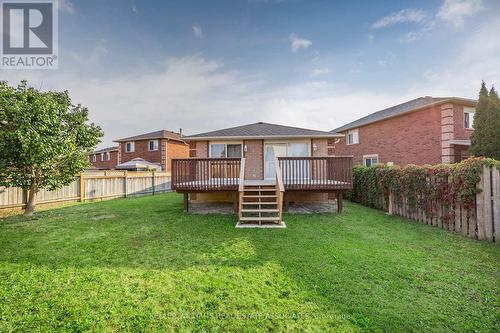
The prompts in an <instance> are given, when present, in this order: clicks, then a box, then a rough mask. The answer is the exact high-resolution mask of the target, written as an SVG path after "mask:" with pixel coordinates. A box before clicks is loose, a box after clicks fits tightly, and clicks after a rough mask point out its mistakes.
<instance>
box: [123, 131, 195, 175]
mask: <svg viewBox="0 0 500 333" xmlns="http://www.w3.org/2000/svg"><path fill="white" fill-rule="evenodd" d="M115 142H118V144H119V149H118V151H119V157H118V163H119V164H120V165H121V168H123V166H124V164H125V163H127V162H129V161H132V160H134V159H137V158H140V159H142V160H143V161H144V162H147V163H152V164H156V165H158V166H159V167H160V168H161V170H163V171H168V172H169V171H170V166H171V161H172V159H173V158H180V157H188V156H189V146H188V144H187V143H186V142H185V141H184V140H183V138H182V135H181V133H176V132H172V131H167V130H160V131H156V132H151V133H146V134H140V135H136V136H132V137H128V138H123V139H118V140H115ZM143 164H144V163H143ZM127 165H129V164H125V166H127Z"/></svg>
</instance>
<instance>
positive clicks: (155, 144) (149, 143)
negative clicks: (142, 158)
mask: <svg viewBox="0 0 500 333" xmlns="http://www.w3.org/2000/svg"><path fill="white" fill-rule="evenodd" d="M151 142H153V149H151ZM158 149H160V143H159V141H158V139H155V140H149V141H148V151H157V150H158Z"/></svg>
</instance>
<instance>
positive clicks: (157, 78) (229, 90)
mask: <svg viewBox="0 0 500 333" xmlns="http://www.w3.org/2000/svg"><path fill="white" fill-rule="evenodd" d="M59 15H60V18H59V31H60V33H59V36H60V41H59V69H58V70H38V71H29V70H22V71H21V70H15V71H13V70H8V71H5V70H2V71H0V79H2V80H8V81H9V82H10V83H12V84H17V82H18V81H19V80H21V79H28V81H29V82H30V84H31V85H33V86H35V87H37V88H40V87H41V88H42V89H44V90H47V89H51V90H65V89H67V90H69V91H70V95H71V97H72V99H73V102H74V103H81V104H83V105H85V106H88V107H89V109H90V117H91V120H92V121H93V122H95V123H97V124H99V125H100V126H101V127H102V128H103V129H104V131H105V137H104V140H103V142H102V144H101V145H100V147H105V146H109V145H111V144H112V140H113V139H117V138H121V137H126V136H131V135H135V134H140V133H144V132H150V131H155V130H159V129H170V130H178V129H179V128H181V127H182V129H183V132H184V133H185V134H195V133H197V132H205V131H209V130H215V129H218V128H223V127H231V126H237V125H242V124H246V123H252V122H257V121H266V122H271V123H279V124H284V125H292V126H300V127H307V128H313V129H321V130H332V129H334V128H336V127H338V126H341V125H343V124H345V123H347V122H349V121H352V120H354V119H356V118H359V117H360V116H364V115H367V114H369V113H371V112H374V111H377V110H379V109H382V108H385V107H389V106H392V105H394V104H397V103H401V102H404V101H406V100H409V99H413V98H416V97H419V96H426V95H431V96H460V97H467V98H476V96H477V92H478V89H479V85H480V82H481V80H485V81H486V82H487V83H488V84H489V85H491V84H492V83H496V84H497V86H498V85H499V84H500V38H499V34H498V32H499V31H500V1H498V0H490V1H489V0H483V1H481V0H468V1H466V0H446V1H443V0H434V1H352V0H351V1H338V2H335V1H305V0H304V1H300V0H290V1H287V0H267V1H266V0H240V1H238V0H229V1H216V0H213V1H186V0H183V1H175V2H174V1H140V0H136V1H133V0H105V1H104V0H95V1H94V0H85V1H76V0H71V1H70V0H64V1H61V4H60V12H59Z"/></svg>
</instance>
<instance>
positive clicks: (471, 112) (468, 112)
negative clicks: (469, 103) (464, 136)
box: [464, 107, 476, 129]
mask: <svg viewBox="0 0 500 333" xmlns="http://www.w3.org/2000/svg"><path fill="white" fill-rule="evenodd" d="M475 113H476V109H475V108H471V107H464V128H465V129H474V114H475ZM466 115H467V117H468V118H469V126H465V125H466V124H465V117H466Z"/></svg>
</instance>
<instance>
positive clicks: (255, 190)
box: [243, 187, 276, 192]
mask: <svg viewBox="0 0 500 333" xmlns="http://www.w3.org/2000/svg"><path fill="white" fill-rule="evenodd" d="M243 190H244V191H248V192H257V191H262V192H270V191H273V192H276V189H275V188H274V187H273V188H247V187H245V188H244V189H243Z"/></svg>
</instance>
